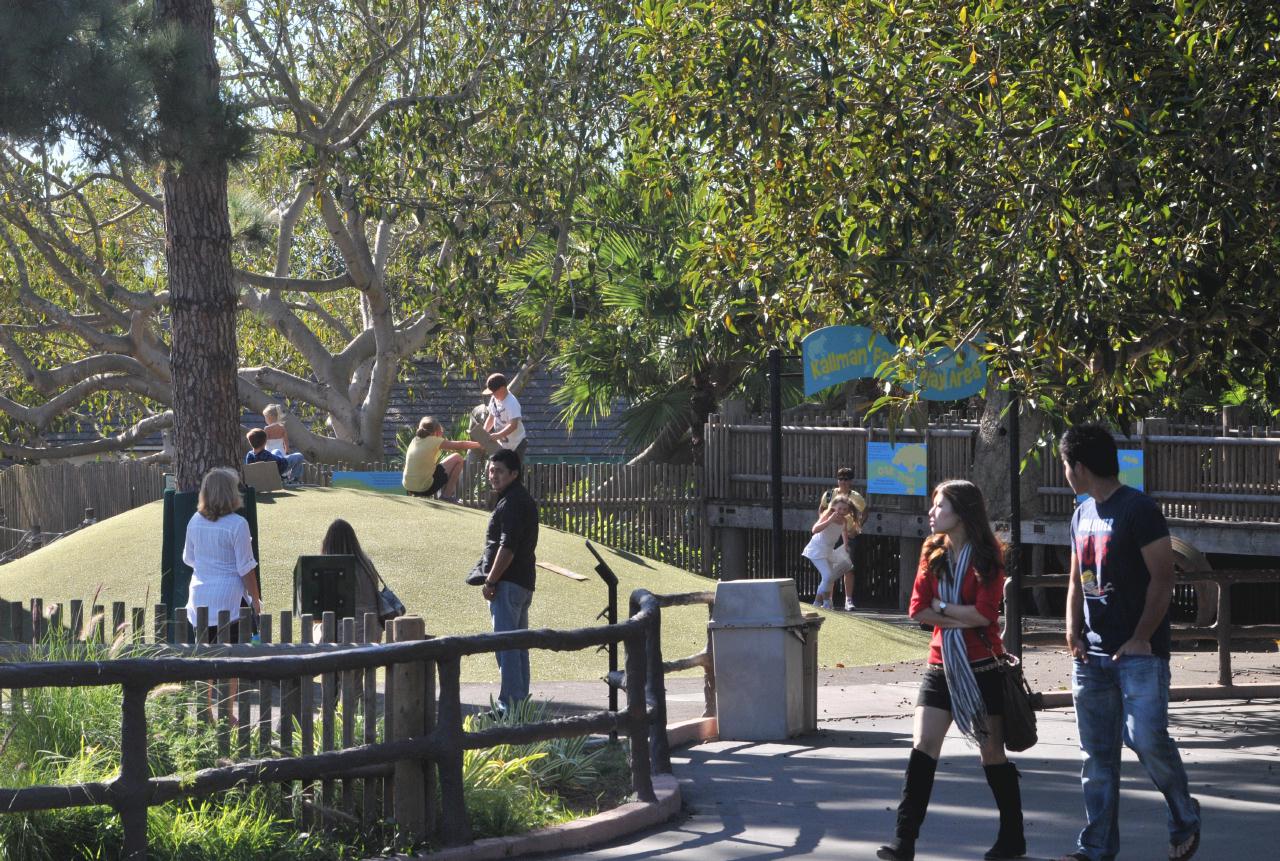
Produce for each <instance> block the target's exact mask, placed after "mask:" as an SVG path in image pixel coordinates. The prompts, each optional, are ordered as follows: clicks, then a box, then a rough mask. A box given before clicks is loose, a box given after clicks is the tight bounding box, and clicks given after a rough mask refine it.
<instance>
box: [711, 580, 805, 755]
mask: <svg viewBox="0 0 1280 861" xmlns="http://www.w3.org/2000/svg"><path fill="white" fill-rule="evenodd" d="M821 625H822V619H821V618H817V619H808V618H806V617H804V616H803V615H802V614H801V612H800V602H799V600H798V599H797V597H796V584H795V581H793V580H727V581H724V582H722V583H720V584H719V585H718V586H717V588H716V603H715V606H714V607H713V608H712V611H711V621H710V622H708V623H707V628H708V630H709V631H710V635H711V648H712V652H713V654H714V663H715V674H716V716H717V719H718V721H719V730H720V738H722V739H725V740H734V741H780V740H783V739H787V738H790V737H791V736H794V735H799V734H801V733H805V732H811V731H813V730H814V729H816V728H817V725H818V715H817V712H818V648H817V646H818V629H819V628H820V627H821Z"/></svg>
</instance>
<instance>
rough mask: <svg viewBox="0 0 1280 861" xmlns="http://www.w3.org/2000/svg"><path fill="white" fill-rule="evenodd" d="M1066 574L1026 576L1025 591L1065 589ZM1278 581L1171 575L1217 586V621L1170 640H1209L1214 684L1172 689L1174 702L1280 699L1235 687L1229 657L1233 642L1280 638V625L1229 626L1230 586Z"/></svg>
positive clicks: (1058, 637)
mask: <svg viewBox="0 0 1280 861" xmlns="http://www.w3.org/2000/svg"><path fill="white" fill-rule="evenodd" d="M1067 576H1068V575H1066V574H1041V575H1036V576H1027V577H1025V578H1024V580H1023V582H1024V584H1025V585H1026V586H1028V587H1036V586H1059V587H1066V585H1067ZM1278 580H1280V571H1276V570H1235V571H1178V572H1176V573H1175V574H1174V582H1175V584H1176V585H1179V586H1193V585H1195V584H1197V583H1203V582H1205V581H1212V582H1213V583H1216V584H1217V586H1218V589H1217V593H1218V606H1217V617H1216V619H1215V620H1214V622H1213V623H1212V624H1209V625H1174V626H1173V627H1172V630H1171V632H1170V633H1171V636H1172V638H1173V639H1174V640H1213V641H1214V642H1216V643H1217V647H1218V683H1217V685H1213V686H1207V687H1205V686H1202V687H1175V688H1172V689H1171V690H1170V696H1171V697H1173V698H1174V699H1223V698H1257V697H1276V696H1280V685H1275V684H1260V685H1237V684H1235V683H1234V681H1233V679H1232V672H1231V653H1232V641H1233V640H1248V639H1254V640H1257V639H1267V640H1275V639H1277V638H1280V625H1237V624H1234V623H1233V622H1232V605H1231V586H1232V585H1233V584H1236V583H1275V582H1277V581H1278ZM1062 640H1063V634H1062V633H1059V632H1053V631H1043V632H1035V633H1032V632H1024V633H1023V635H1022V641H1023V642H1024V643H1037V642H1039V643H1045V642H1049V643H1061V642H1062ZM1043 697H1044V698H1045V700H1046V704H1047V707H1050V708H1053V707H1058V706H1064V705H1070V702H1071V694H1070V693H1069V692H1058V693H1046V694H1043Z"/></svg>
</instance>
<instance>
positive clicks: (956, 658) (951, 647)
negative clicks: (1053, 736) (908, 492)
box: [938, 544, 987, 741]
mask: <svg viewBox="0 0 1280 861" xmlns="http://www.w3.org/2000/svg"><path fill="white" fill-rule="evenodd" d="M970 550H971V547H970V545H968V544H966V545H965V546H964V548H963V549H961V551H960V552H959V553H958V554H957V555H956V556H955V559H954V561H953V560H952V556H951V551H950V550H948V551H947V569H948V575H949V576H948V577H947V578H946V579H945V580H941V581H940V582H939V583H938V597H939V598H941V599H942V600H943V601H946V602H947V603H948V604H959V603H961V601H960V587H961V586H962V585H963V584H964V578H965V575H967V574H968V573H969V556H970V555H971V554H970ZM964 631H965V629H964V628H943V629H942V669H943V671H944V672H945V673H946V677H947V689H948V690H949V691H950V692H951V717H952V719H953V720H954V721H955V724H956V728H957V729H959V730H960V732H962V733H963V734H964V735H966V736H967V737H969V738H971V739H973V740H974V741H982V740H983V739H985V738H986V737H987V707H986V704H985V703H983V701H982V692H981V691H979V690H978V680H977V679H976V678H975V677H974V675H973V668H972V667H970V666H969V650H968V648H967V647H966V646H965V642H964Z"/></svg>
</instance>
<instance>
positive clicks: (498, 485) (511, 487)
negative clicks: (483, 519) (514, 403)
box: [481, 448, 538, 709]
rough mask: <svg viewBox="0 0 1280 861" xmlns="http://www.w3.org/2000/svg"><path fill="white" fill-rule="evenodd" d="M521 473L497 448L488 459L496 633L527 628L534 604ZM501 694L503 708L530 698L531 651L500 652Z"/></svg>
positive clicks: (533, 519) (487, 548)
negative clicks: (492, 503)
mask: <svg viewBox="0 0 1280 861" xmlns="http://www.w3.org/2000/svg"><path fill="white" fill-rule="evenodd" d="M523 474H524V469H523V466H522V465H521V463H520V455H518V454H516V453H515V452H514V451H512V450H511V449H507V448H504V449H500V450H498V451H496V452H494V453H493V455H492V456H490V458H489V485H490V487H492V488H493V492H494V493H495V494H497V496H498V503H497V505H495V506H494V509H493V515H492V516H491V517H490V518H489V529H488V531H487V532H486V533H485V545H484V558H483V560H482V565H481V567H482V570H483V571H485V578H484V586H483V588H482V594H483V595H484V598H485V600H486V601H488V602H489V614H490V615H491V616H492V617H493V630H494V631H518V630H521V629H523V628H528V627H529V604H530V603H532V601H533V586H534V579H535V577H536V575H535V573H534V561H535V560H534V551H535V550H537V547H538V504H537V503H536V502H534V501H533V497H532V496H530V495H529V491H528V490H526V489H525V486H524V483H523V482H522V481H521V480H520V479H521V478H522V477H523ZM497 656H498V669H499V671H500V672H501V673H502V689H501V691H500V692H499V693H498V703H499V706H500V707H501V708H504V709H506V708H511V707H512V706H514V705H515V704H516V703H518V702H520V701H522V700H526V699H528V698H529V651H528V650H527V649H509V650H507V651H503V652H498V653H497Z"/></svg>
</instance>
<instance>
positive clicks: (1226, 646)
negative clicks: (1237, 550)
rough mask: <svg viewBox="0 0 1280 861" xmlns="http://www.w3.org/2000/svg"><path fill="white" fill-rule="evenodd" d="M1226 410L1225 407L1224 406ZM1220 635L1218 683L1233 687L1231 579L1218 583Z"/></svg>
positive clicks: (1218, 630) (1215, 628)
mask: <svg viewBox="0 0 1280 861" xmlns="http://www.w3.org/2000/svg"><path fill="white" fill-rule="evenodd" d="M1224 411H1225V407H1224ZM1214 633H1216V634H1217V635H1218V684H1220V685H1222V686H1223V687H1224V688H1229V687H1231V581H1230V580H1224V581H1223V582H1221V583H1219V584H1218V621H1217V622H1216V623H1215V624H1214Z"/></svg>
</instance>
